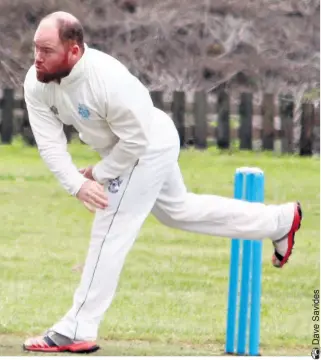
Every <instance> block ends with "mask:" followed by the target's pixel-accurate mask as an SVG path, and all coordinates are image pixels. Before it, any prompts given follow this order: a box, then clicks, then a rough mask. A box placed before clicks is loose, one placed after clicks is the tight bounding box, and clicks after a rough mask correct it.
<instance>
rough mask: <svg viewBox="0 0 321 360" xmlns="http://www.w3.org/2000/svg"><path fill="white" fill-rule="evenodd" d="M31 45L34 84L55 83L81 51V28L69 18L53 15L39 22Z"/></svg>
mask: <svg viewBox="0 0 321 360" xmlns="http://www.w3.org/2000/svg"><path fill="white" fill-rule="evenodd" d="M34 45H35V67H36V70H37V78H38V80H39V81H42V82H50V81H58V82H59V81H60V79H61V78H63V77H65V76H68V75H69V73H70V72H71V70H72V68H73V67H74V66H75V64H76V63H77V62H78V61H79V59H80V58H81V57H82V55H83V53H84V51H85V46H84V32H83V28H82V26H81V24H80V22H79V20H78V19H77V18H75V17H74V16H73V15H71V14H69V13H66V12H62V11H58V12H54V13H52V14H49V15H47V16H46V17H44V18H43V19H42V20H41V22H40V24H39V26H38V28H37V30H36V33H35V36H34Z"/></svg>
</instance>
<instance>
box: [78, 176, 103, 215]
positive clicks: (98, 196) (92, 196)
mask: <svg viewBox="0 0 321 360" xmlns="http://www.w3.org/2000/svg"><path fill="white" fill-rule="evenodd" d="M76 197H77V198H78V199H79V200H80V201H82V202H84V203H87V204H89V205H92V206H93V207H95V208H98V209H106V207H107V206H108V199H107V195H106V194H105V191H104V187H103V185H101V184H99V183H98V182H96V181H92V180H87V181H86V182H85V183H84V184H83V185H82V187H81V188H80V190H79V191H78V193H77V195H76Z"/></svg>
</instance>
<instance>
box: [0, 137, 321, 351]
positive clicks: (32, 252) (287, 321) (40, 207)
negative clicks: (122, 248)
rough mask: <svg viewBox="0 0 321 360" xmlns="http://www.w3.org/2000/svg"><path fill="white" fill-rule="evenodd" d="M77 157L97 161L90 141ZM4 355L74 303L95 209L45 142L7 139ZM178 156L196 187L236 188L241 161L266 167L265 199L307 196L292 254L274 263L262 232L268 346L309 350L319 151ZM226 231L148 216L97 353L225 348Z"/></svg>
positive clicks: (2, 150)
mask: <svg viewBox="0 0 321 360" xmlns="http://www.w3.org/2000/svg"><path fill="white" fill-rule="evenodd" d="M70 151H71V154H72V156H73V158H74V161H75V163H76V165H77V166H79V167H80V166H85V165H88V164H94V163H95V161H96V160H98V157H97V155H96V154H95V153H94V152H93V151H91V150H90V149H89V148H88V147H87V146H85V145H81V144H78V143H73V144H72V145H70ZM0 159H1V161H0V199H1V201H0V218H1V231H0V274H1V275H0V276H1V281H0V356H1V355H23V353H22V352H21V348H20V345H21V342H22V341H23V340H24V338H25V337H26V336H30V335H31V336H32V335H35V334H36V335H37V334H40V333H42V332H43V331H44V330H45V329H46V328H48V327H49V326H51V325H52V324H53V323H55V322H56V321H57V320H58V319H59V318H60V317H61V316H63V315H64V314H65V312H66V311H67V310H68V309H69V307H70V306H71V302H72V296H73V292H74V290H75V288H76V286H77V285H78V282H79V278H80V272H79V271H75V270H74V267H75V266H77V264H82V263H83V261H84V258H85V256H86V251H87V247H88V242H89V234H90V228H91V223H92V220H93V216H92V214H90V213H89V212H88V211H87V210H86V209H85V208H84V207H83V205H82V204H80V203H79V202H78V201H77V200H76V199H74V198H72V197H70V196H68V195H67V194H66V193H65V192H64V190H63V189H62V188H61V187H60V185H59V184H58V183H57V182H56V180H55V179H54V178H53V176H52V175H51V173H50V172H49V171H48V170H47V168H46V167H45V165H44V164H43V162H42V160H41V159H40V158H39V155H38V153H37V150H36V149H34V148H28V147H25V146H23V145H22V144H21V142H19V141H16V142H15V143H14V144H13V145H11V146H3V145H2V146H0ZM180 165H181V169H182V172H183V174H184V178H185V182H186V184H187V186H188V188H189V189H190V190H191V191H194V192H196V193H214V194H219V195H224V196H233V176H234V171H235V168H236V167H239V166H259V167H261V168H262V169H263V170H264V171H265V176H266V194H265V198H266V202H268V203H281V202H284V201H293V200H296V199H299V200H300V201H301V202H302V205H303V210H304V215H305V217H304V222H303V226H302V230H301V231H300V232H299V234H298V236H297V244H296V248H295V251H294V255H293V257H292V258H291V261H290V262H289V263H288V264H287V266H286V267H284V268H283V269H282V270H278V269H275V268H274V267H272V266H271V262H270V259H271V254H272V245H271V243H270V241H269V240H265V241H264V242H263V245H264V246H263V270H262V271H263V274H262V280H263V282H262V314H261V351H262V354H263V355H282V354H284V355H309V354H310V351H311V348H312V346H311V340H312V335H313V323H312V319H311V317H312V299H313V290H314V289H318V288H319V282H320V278H319V273H320V270H319V259H320V257H319V256H320V255H319V254H320V227H319V224H320V220H319V214H320V211H319V209H320V208H319V202H320V197H319V160H317V159H315V158H299V157H296V156H295V157H291V156H277V155H275V154H269V153H249V152H234V153H219V152H218V151H217V150H215V149H214V148H211V149H209V150H208V151H205V152H198V151H194V150H184V151H182V153H181V157H180ZM229 252H230V241H229V239H223V238H218V237H216V238H213V237H210V236H201V235H196V234H191V233H185V232H182V231H179V230H173V229H169V228H166V227H164V226H163V225H161V224H159V223H158V222H157V221H156V220H155V219H154V218H153V217H152V216H150V217H149V218H148V219H147V221H146V222H145V224H144V226H143V228H142V229H141V232H140V234H139V237H138V239H137V241H136V243H135V245H134V247H133V249H132V251H131V252H130V253H129V255H128V257H127V260H126V263H125V266H124V269H123V272H122V275H121V279H120V283H119V287H118V291H117V294H116V297H115V299H114V301H113V303H112V306H111V307H110V309H109V310H108V312H107V313H106V316H105V319H104V321H103V323H102V326H101V328H100V344H101V345H102V350H101V351H100V352H98V353H97V355H220V354H222V353H223V352H224V343H225V322H226V303H227V287H228V267H229V257H230V254H229Z"/></svg>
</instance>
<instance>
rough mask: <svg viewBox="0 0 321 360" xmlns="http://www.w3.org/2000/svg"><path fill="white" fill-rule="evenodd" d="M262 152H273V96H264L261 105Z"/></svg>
mask: <svg viewBox="0 0 321 360" xmlns="http://www.w3.org/2000/svg"><path fill="white" fill-rule="evenodd" d="M262 116H263V139H262V148H263V150H274V96H273V94H264V95H263V103H262Z"/></svg>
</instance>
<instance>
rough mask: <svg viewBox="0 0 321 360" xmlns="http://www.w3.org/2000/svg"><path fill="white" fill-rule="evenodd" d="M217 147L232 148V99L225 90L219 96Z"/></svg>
mask: <svg viewBox="0 0 321 360" xmlns="http://www.w3.org/2000/svg"><path fill="white" fill-rule="evenodd" d="M217 114H218V116H217V146H218V147H219V148H220V149H228V148H229V146H230V99H229V96H228V94H227V92H226V91H225V90H222V91H220V92H219V93H218V96H217Z"/></svg>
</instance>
